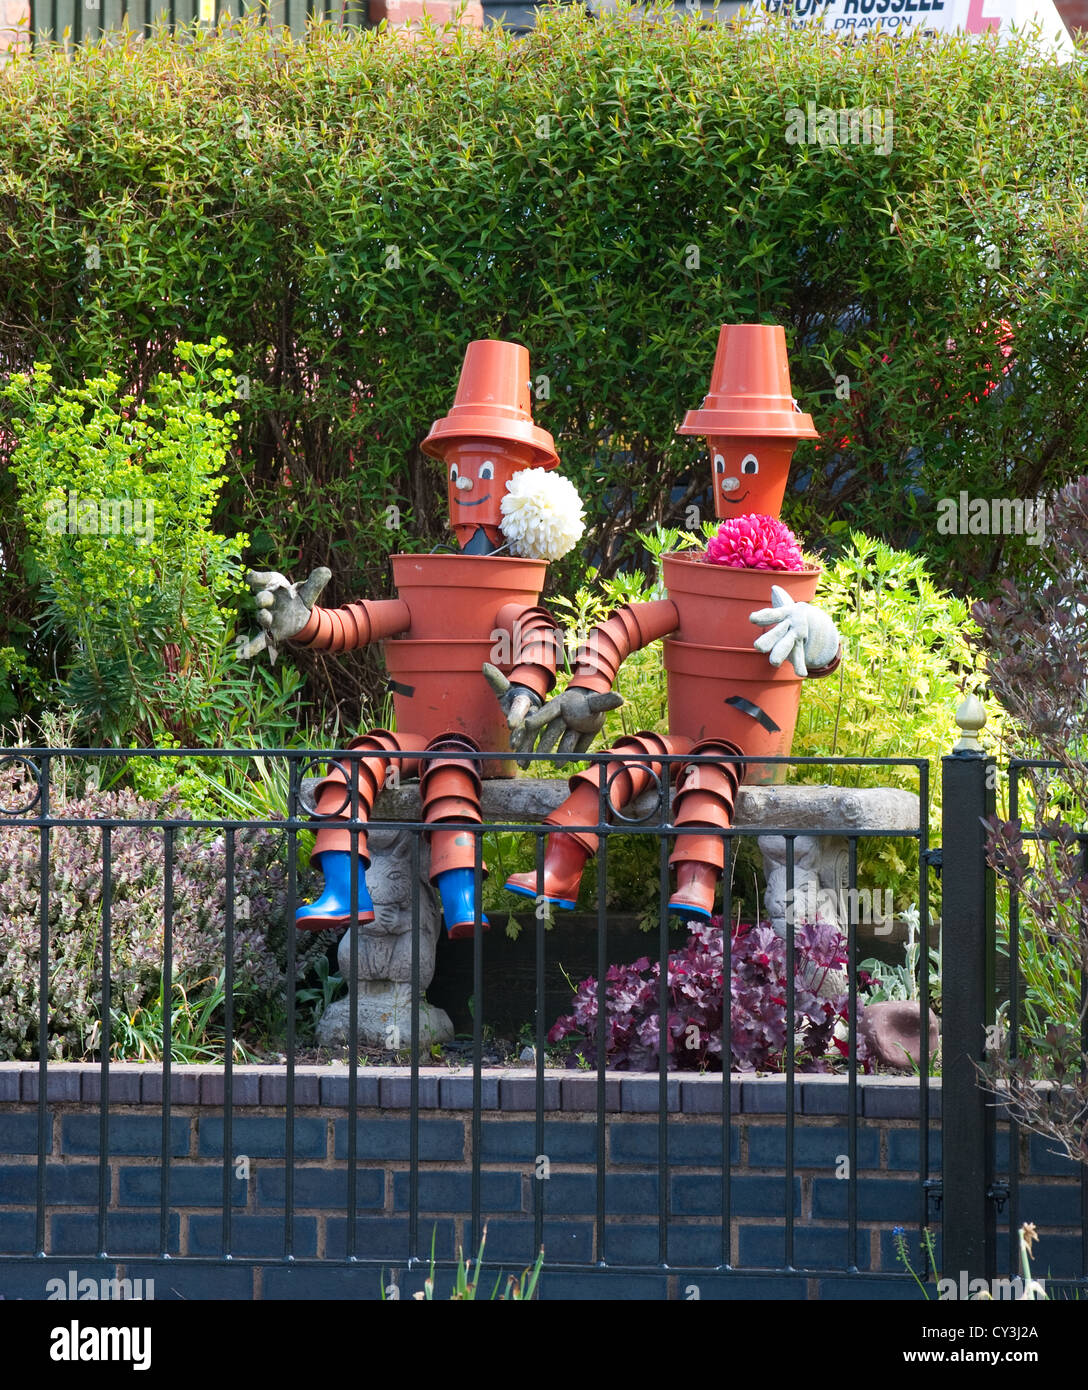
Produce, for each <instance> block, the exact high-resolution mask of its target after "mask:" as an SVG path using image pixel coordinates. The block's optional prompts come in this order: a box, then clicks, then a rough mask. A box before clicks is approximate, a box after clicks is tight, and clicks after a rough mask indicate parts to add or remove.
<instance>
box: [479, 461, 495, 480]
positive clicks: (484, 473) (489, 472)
mask: <svg viewBox="0 0 1088 1390" xmlns="http://www.w3.org/2000/svg"><path fill="white" fill-rule="evenodd" d="M494 476H495V465H494V464H493V463H492V462H491V461H490V460H488V461H487V462H486V463H481V464H480V481H481V482H482V481H483V480H484V479H485V478H493V477H494Z"/></svg>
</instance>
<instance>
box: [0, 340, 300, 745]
mask: <svg viewBox="0 0 1088 1390" xmlns="http://www.w3.org/2000/svg"><path fill="white" fill-rule="evenodd" d="M177 354H178V357H179V359H180V360H181V362H182V363H187V364H190V365H191V366H192V371H183V372H182V373H181V375H180V377H171V376H167V375H166V374H165V373H163V374H160V376H159V377H157V378H156V380H155V381H154V382H153V383H152V385H151V387H150V388H149V389H148V391H147V399H146V400H144V401H141V402H140V403H139V404H137V403H136V398H135V396H133V395H125V394H119V390H120V377H119V376H118V375H117V374H116V373H107V375H106V376H105V377H102V378H98V379H93V380H90V381H88V382H87V383H86V385H84V386H82V387H70V388H59V389H58V388H57V387H56V386H55V385H54V383H53V379H52V371H51V369H50V368H49V367H48V366H47V365H46V364H44V363H37V364H35V368H34V374H33V376H32V377H31V376H28V375H26V374H25V373H16V374H15V375H13V376H12V378H11V380H10V381H9V382H8V384H7V386H5V387H4V388H3V389H2V390H0V396H2V397H4V398H6V399H7V400H9V401H10V402H12V404H13V406H14V408H15V410H16V411H18V412H20V413H19V414H17V415H16V416H15V418H14V420H13V427H14V430H15V434H16V437H17V439H18V444H17V446H16V448H15V451H14V454H13V456H12V463H11V468H12V473H13V475H14V478H15V481H16V495H17V500H18V506H19V511H20V513H21V516H22V521H23V526H24V528H25V532H26V536H27V542H28V546H27V556H28V562H30V563H32V568H33V572H34V573H35V575H36V577H37V578H38V579H39V581H40V584H41V591H42V594H43V597H44V598H45V600H46V608H45V618H46V622H45V627H46V630H47V631H49V632H50V634H51V635H52V637H53V639H54V641H55V644H56V655H57V657H58V658H59V661H60V662H63V664H64V666H65V668H66V674H65V678H64V681H63V683H62V685H61V687H60V691H59V695H60V698H61V700H62V702H63V703H64V704H65V705H66V706H68V707H69V708H70V709H71V710H73V712H74V713H75V715H76V717H77V721H78V724H79V726H80V731H81V732H82V733H85V734H86V735H87V736H88V737H89V738H91V739H93V740H95V742H96V743H104V744H114V743H120V744H124V743H126V742H127V741H128V740H129V739H130V738H131V737H133V736H135V738H136V739H137V740H139V741H140V742H146V743H155V742H163V743H165V744H167V746H169V744H170V743H175V744H193V743H212V744H215V743H216V742H218V741H219V740H220V739H221V738H222V737H223V735H224V733H229V730H230V729H231V728H236V727H239V726H240V725H241V726H242V727H249V726H252V725H253V724H257V725H259V726H262V727H263V729H264V730H265V732H266V734H268V733H271V734H274V733H275V731H276V728H277V719H276V716H277V715H278V714H281V713H282V706H284V705H290V704H291V703H292V697H293V695H294V693H295V691H296V690H297V688H298V685H299V683H300V679H299V677H297V675H295V674H294V673H293V672H291V671H289V670H288V671H287V672H286V678H284V668H281V674H280V677H279V678H278V679H277V678H275V677H274V676H272V675H271V674H270V673H269V672H268V671H267V669H265V668H263V667H261V668H254V667H249V666H246V665H244V664H242V663H240V662H239V661H237V660H236V659H235V658H234V655H233V651H232V647H231V639H232V626H233V614H231V613H230V611H229V610H226V609H225V608H224V602H225V600H226V598H227V596H228V595H229V594H230V593H231V591H232V589H233V588H235V587H236V586H237V584H238V581H239V555H240V552H241V550H242V547H243V546H245V545H246V544H247V542H248V537H246V536H245V535H241V534H239V535H235V536H231V537H229V538H228V537H224V536H221V535H218V534H216V532H215V531H214V530H213V529H212V528H211V524H210V523H211V514H212V511H213V509H214V507H215V503H216V500H217V498H218V496H219V493H220V491H221V489H222V487H223V483H224V481H225V475H224V471H223V469H224V465H225V462H226V459H227V455H228V450H229V447H230V442H231V438H232V433H233V431H232V424H233V422H235V421H237V419H238V416H237V414H236V413H235V412H233V411H229V410H228V411H227V412H226V413H225V414H224V415H223V417H222V418H220V416H219V415H218V414H217V413H216V412H217V410H219V409H220V408H222V407H223V406H225V405H227V404H228V403H229V402H230V401H231V400H232V399H233V397H234V389H235V387H234V377H233V374H232V373H230V372H229V371H227V370H226V369H225V368H223V367H221V366H219V367H213V366H212V363H214V362H216V361H222V360H224V359H226V358H228V357H229V356H230V354H229V352H227V350H226V348H225V347H224V339H222V338H218V339H215V340H214V341H213V342H211V343H209V344H203V345H194V344H192V343H185V342H183V343H179V344H178V347H177Z"/></svg>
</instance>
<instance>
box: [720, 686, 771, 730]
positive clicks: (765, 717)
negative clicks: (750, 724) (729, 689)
mask: <svg viewBox="0 0 1088 1390" xmlns="http://www.w3.org/2000/svg"><path fill="white" fill-rule="evenodd" d="M725 703H726V704H727V705H732V706H733V707H734V709H739V710H740V712H741V714H750V715H751V716H752V718H753V719H754V720H755V721H756V723H757V724H762V725H763V727H764V728H765V729H766V730H767V732H768V733H769V734H780V733H781V732H782V730H781V729H780V728H779V727H778V725H777V724H776V723H775V722H774V720H773V719H772V718H771V716H770V715H769V714H767V713H766V711H765V710H761V709H760V707H759V706H758V705H753V704H752V702H751V700H746V699H745V698H744V696H743V695H730V696H729V698H728V699H727V700H726V702H725Z"/></svg>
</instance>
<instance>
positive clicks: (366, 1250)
mask: <svg viewBox="0 0 1088 1390" xmlns="http://www.w3.org/2000/svg"><path fill="white" fill-rule="evenodd" d="M347 1230H348V1223H347V1221H346V1220H345V1219H344V1218H343V1217H330V1219H329V1220H328V1221H327V1222H326V1224H325V1257H326V1259H330V1260H343V1259H346V1258H347ZM490 1230H491V1227H490V1224H489V1225H488V1232H489V1233H490ZM410 1234H411V1231H410V1227H409V1225H408V1218H407V1217H406V1216H360V1217H359V1218H358V1219H357V1220H356V1222H355V1251H354V1253H355V1255H356V1257H357V1258H358V1259H361V1260H389V1261H391V1262H393V1261H396V1262H399V1263H400V1264H401V1265H402V1266H403V1265H405V1264H407V1263H408V1260H409V1257H410V1256H411V1253H412V1252H411V1251H410V1250H409V1248H408V1242H409V1237H410ZM432 1236H433V1237H434V1257H435V1259H436V1260H452V1259H456V1257H457V1241H456V1232H455V1229H454V1224H453V1222H452V1221H450V1220H447V1219H445V1218H443V1219H442V1220H439V1221H420V1222H419V1226H418V1247H417V1251H416V1255H417V1258H418V1259H420V1260H423V1261H424V1262H428V1261H429V1260H430V1258H431V1237H432ZM393 1268H394V1269H395V1266H393Z"/></svg>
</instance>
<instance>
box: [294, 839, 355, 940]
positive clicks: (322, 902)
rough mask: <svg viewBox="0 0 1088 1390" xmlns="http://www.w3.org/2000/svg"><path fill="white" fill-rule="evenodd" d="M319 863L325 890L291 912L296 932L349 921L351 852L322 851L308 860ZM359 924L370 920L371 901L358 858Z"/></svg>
mask: <svg viewBox="0 0 1088 1390" xmlns="http://www.w3.org/2000/svg"><path fill="white" fill-rule="evenodd" d="M311 862H312V863H315V864H316V863H320V868H321V872H322V873H323V874H324V875H325V891H324V892H323V893H322V894H321V896H320V898H318V900H317V902H315V903H303V905H302V906H301V907H300V908H299V909H298V911H297V912H296V913H295V926H296V927H297V928H298V929H299V931H328V930H329V928H331V927H346V926H349V925H350V924H351V855H350V853H349V852H348V851H347V850H346V849H344V850H326V851H325V853H324V854H320V855H316V856H315V857H314V859H313V860H312V861H311ZM357 896H358V903H359V923H360V925H365V924H366V923H367V922H373V920H374V903H373V902H372V900H371V897H370V894H369V892H368V891H367V886H366V874H365V872H364V866H363V861H362V859H360V860H359V876H358V891H357Z"/></svg>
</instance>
